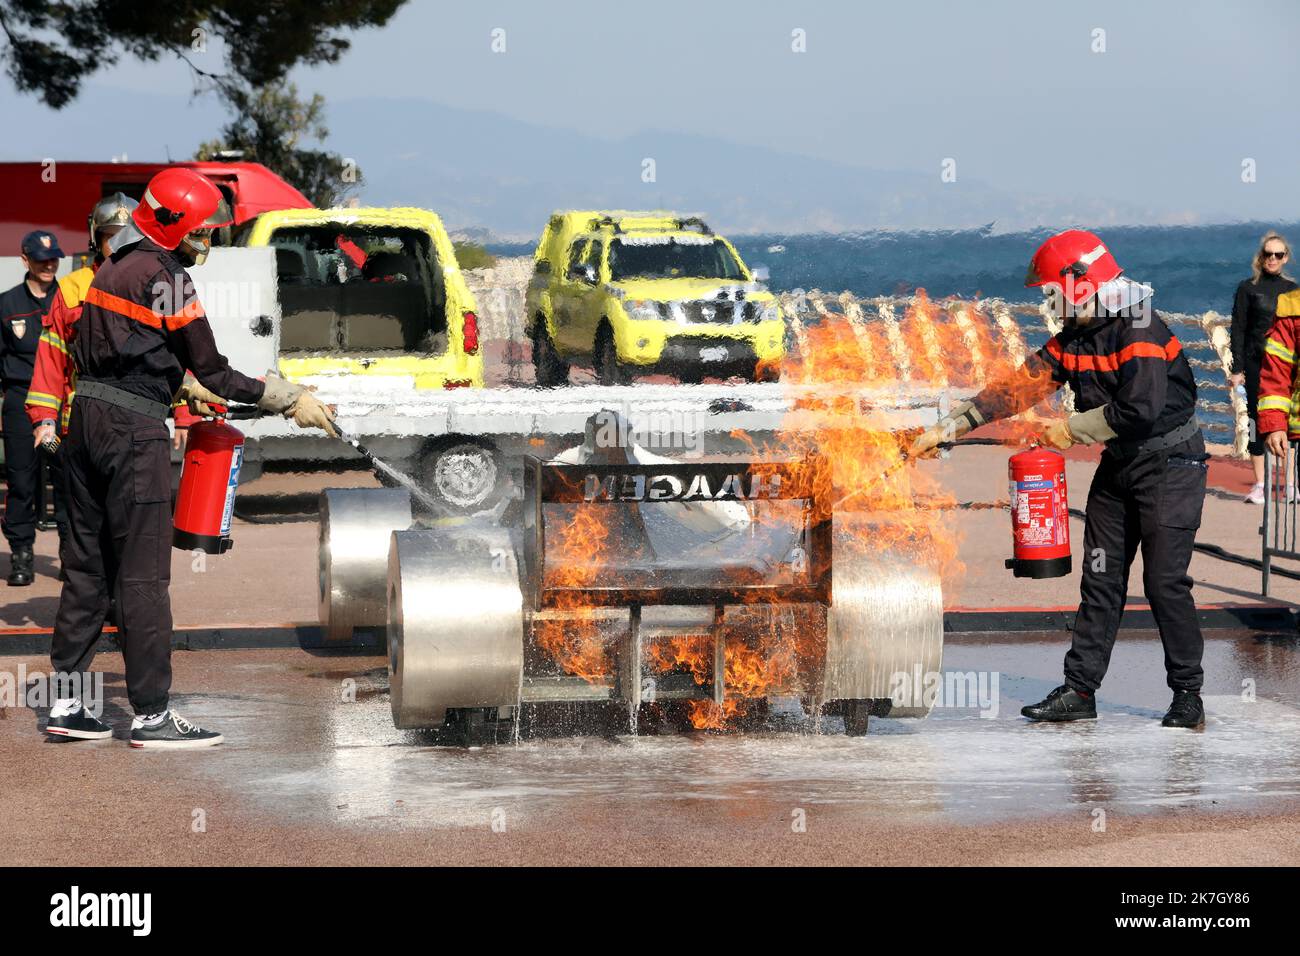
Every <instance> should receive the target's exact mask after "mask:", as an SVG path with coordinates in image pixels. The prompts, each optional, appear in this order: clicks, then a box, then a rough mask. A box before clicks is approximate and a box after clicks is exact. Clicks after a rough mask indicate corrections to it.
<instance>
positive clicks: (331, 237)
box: [236, 208, 483, 389]
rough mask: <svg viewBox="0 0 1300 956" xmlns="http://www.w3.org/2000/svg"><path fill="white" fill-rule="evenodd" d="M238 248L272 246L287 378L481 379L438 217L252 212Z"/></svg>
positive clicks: (468, 302) (426, 382) (474, 321)
mask: <svg viewBox="0 0 1300 956" xmlns="http://www.w3.org/2000/svg"><path fill="white" fill-rule="evenodd" d="M236 244H237V245H242V246H247V247H249V248H255V247H258V246H270V247H272V248H274V249H275V268H276V276H277V280H276V281H277V286H278V289H277V291H278V298H279V302H280V315H281V318H280V327H279V365H280V371H281V374H283V375H285V376H286V377H288V378H290V379H294V380H298V379H302V378H305V377H309V376H319V375H349V376H350V375H369V376H401V377H404V378H409V379H411V380H412V382H413V386H414V387H415V388H417V389H441V388H458V387H481V386H482V385H483V355H482V352H481V349H480V343H479V335H478V317H477V316H476V314H475V308H476V306H475V304H474V298H473V296H472V295H471V294H470V291H469V288H468V287H467V286H466V284H465V280H464V277H463V276H462V275H461V272H460V267H459V265H458V264H457V262H456V254H455V251H454V250H453V249H452V244H451V239H450V238H449V237H448V236H447V231H446V229H444V228H443V225H442V221H441V220H440V219H439V218H438V216H437V215H436V214H435V213H432V212H430V211H428V210H426V209H408V208H392V209H366V208H361V209H285V210H281V211H277V212H268V213H263V214H262V215H260V216H258V217H257V219H255V220H254V221H253V222H252V224H251V225H250V226H249V227H248V229H247V231H246V232H245V233H244V235H242V236H240V237H238V238H237V239H236Z"/></svg>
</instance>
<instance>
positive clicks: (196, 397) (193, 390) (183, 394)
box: [172, 372, 230, 418]
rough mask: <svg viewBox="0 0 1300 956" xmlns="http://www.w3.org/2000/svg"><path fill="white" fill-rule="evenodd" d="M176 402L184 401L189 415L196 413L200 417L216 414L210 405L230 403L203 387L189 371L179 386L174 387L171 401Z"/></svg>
mask: <svg viewBox="0 0 1300 956" xmlns="http://www.w3.org/2000/svg"><path fill="white" fill-rule="evenodd" d="M176 402H184V403H185V405H186V406H187V407H188V408H189V410H190V414H191V415H198V416H199V417H201V418H212V417H213V416H215V415H216V414H217V413H216V412H215V411H214V410H213V409H212V407H211V406H212V405H229V404H230V403H229V402H228V401H226V400H225V399H224V398H222V397H221V396H220V395H218V394H216V393H215V392H211V391H209V390H208V389H206V388H204V387H203V385H202V383H201V382H199V380H198V379H197V378H195V377H194V376H193V375H192V374H190V373H189V372H186V373H185V378H184V379H183V380H182V381H181V387H180V388H178V389H176V394H175V395H174V396H173V397H172V403H173V404H175V403H176Z"/></svg>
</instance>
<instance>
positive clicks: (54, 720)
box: [45, 701, 113, 740]
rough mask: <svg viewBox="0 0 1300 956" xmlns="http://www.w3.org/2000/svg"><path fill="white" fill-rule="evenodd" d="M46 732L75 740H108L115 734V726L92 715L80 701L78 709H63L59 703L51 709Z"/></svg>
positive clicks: (77, 705)
mask: <svg viewBox="0 0 1300 956" xmlns="http://www.w3.org/2000/svg"><path fill="white" fill-rule="evenodd" d="M45 732H46V733H47V734H50V735H51V736H54V737H71V738H73V739H74V740H106V739H108V738H109V737H111V736H113V728H112V727H110V726H108V724H106V723H104V722H103V721H102V720H100V719H99V718H98V717H93V716H91V714H90V712H89V711H88V710H86V705H85V704H82V703H81V702H80V701H78V702H77V704H76V709H75V710H73V709H70V708H69V709H66V710H65V709H63V708H60V707H58V706H57V705H56V706H55V707H54V708H52V709H51V710H50V719H49V720H48V721H46V724H45Z"/></svg>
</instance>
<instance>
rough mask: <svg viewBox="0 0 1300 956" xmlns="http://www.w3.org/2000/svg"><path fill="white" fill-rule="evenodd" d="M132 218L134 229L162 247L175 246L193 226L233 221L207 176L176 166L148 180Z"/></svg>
mask: <svg viewBox="0 0 1300 956" xmlns="http://www.w3.org/2000/svg"><path fill="white" fill-rule="evenodd" d="M131 219H132V221H133V222H134V223H135V226H136V228H137V229H139V230H140V231H141V232H142V233H144V234H145V236H147V237H148V238H149V239H151V240H153V241H154V242H155V243H157V244H158V245H160V246H162V247H163V248H164V249H175V248H176V247H177V246H178V245H180V242H181V240H182V239H184V238H185V236H186V235H188V234H189V233H191V232H193V231H194V230H195V229H209V228H214V227H216V226H225V225H229V224H230V222H232V217H231V215H230V207H229V206H228V205H227V204H226V201H225V200H224V199H223V198H222V195H221V190H220V189H218V188H217V187H216V185H215V184H214V183H213V182H212V181H211V180H210V179H208V178H207V177H205V176H201V175H199V174H198V173H196V172H194V170H192V169H182V168H178V167H175V166H173V167H170V168H168V169H164V170H163V171H162V172H160V173H158V174H157V175H155V176H154V178H153V179H151V180H149V185H148V186H146V187H145V190H144V200H143V201H142V202H141V203H140V205H138V206H137V207H136V208H135V212H133V213H132V214H131Z"/></svg>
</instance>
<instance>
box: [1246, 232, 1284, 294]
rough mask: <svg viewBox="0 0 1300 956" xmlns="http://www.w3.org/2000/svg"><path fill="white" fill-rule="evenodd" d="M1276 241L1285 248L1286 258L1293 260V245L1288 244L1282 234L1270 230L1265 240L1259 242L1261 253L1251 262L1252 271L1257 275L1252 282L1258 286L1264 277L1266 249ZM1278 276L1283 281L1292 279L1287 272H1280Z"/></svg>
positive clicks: (1256, 254) (1265, 235)
mask: <svg viewBox="0 0 1300 956" xmlns="http://www.w3.org/2000/svg"><path fill="white" fill-rule="evenodd" d="M1274 240H1276V241H1277V242H1280V243H1282V246H1283V248H1285V249H1286V257H1287V258H1288V259H1290V258H1291V243H1289V242H1287V241H1286V239H1285V238H1284V237H1283V236H1282V234H1281V233H1279V232H1274V231H1273V230H1272V229H1270V230H1269V231H1268V232H1267V233H1265V234H1264V238H1263V239H1261V240H1259V251H1258V252H1256V253H1255V258H1254V259H1253V260H1251V263H1250V271H1251V272H1253V273H1254V274H1255V277H1254V279H1252V280H1251V281H1252V282H1254V283H1255V284H1256V285H1258V284H1259V280H1260V278H1261V277H1262V276H1263V275H1264V247H1265V246H1266V245H1268V244H1269V243H1270V242H1273V241H1274ZM1278 275H1280V276H1281V277H1282V278H1283V279H1289V278H1291V277H1290V276H1289V275H1287V274H1286V273H1285V272H1279V273H1278Z"/></svg>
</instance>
